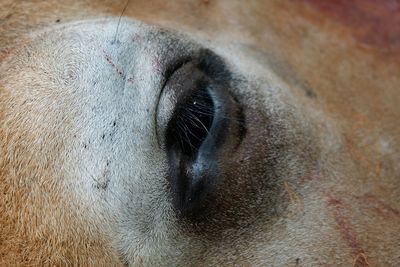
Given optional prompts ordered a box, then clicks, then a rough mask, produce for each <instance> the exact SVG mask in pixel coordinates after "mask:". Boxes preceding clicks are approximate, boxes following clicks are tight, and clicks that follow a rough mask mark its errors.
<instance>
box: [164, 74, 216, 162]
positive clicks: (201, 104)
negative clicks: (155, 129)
mask: <svg viewBox="0 0 400 267" xmlns="http://www.w3.org/2000/svg"><path fill="white" fill-rule="evenodd" d="M197 87H198V88H197V89H196V90H194V91H193V93H192V94H190V95H189V96H187V97H186V99H184V100H183V101H182V102H181V103H178V105H177V107H176V110H175V113H174V115H173V117H172V119H171V124H170V125H169V127H168V128H169V129H170V131H169V132H168V133H167V136H168V137H167V138H169V139H173V140H170V141H173V142H175V143H176V144H178V145H179V146H180V149H181V151H182V153H183V154H185V155H187V156H190V155H193V154H194V153H196V152H197V151H198V150H199V148H200V146H201V144H202V143H203V141H204V140H205V139H206V137H207V135H208V134H209V133H210V129H211V125H212V122H213V120H214V103H213V100H212V96H211V95H210V92H209V89H208V84H207V83H204V82H202V83H198V85H197Z"/></svg>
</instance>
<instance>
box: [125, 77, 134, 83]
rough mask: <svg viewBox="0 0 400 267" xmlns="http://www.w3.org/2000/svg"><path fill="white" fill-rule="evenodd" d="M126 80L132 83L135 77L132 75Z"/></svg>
mask: <svg viewBox="0 0 400 267" xmlns="http://www.w3.org/2000/svg"><path fill="white" fill-rule="evenodd" d="M126 81H127V82H128V83H131V84H133V83H134V82H135V78H134V77H129V78H128V79H127V80H126Z"/></svg>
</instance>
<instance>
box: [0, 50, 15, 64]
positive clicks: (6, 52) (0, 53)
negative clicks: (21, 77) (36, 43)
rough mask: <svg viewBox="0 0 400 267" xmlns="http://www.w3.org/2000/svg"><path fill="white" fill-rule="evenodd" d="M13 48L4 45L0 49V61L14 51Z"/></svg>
mask: <svg viewBox="0 0 400 267" xmlns="http://www.w3.org/2000/svg"><path fill="white" fill-rule="evenodd" d="M14 50H15V48H14V47H6V48H4V49H3V50H1V51H0V61H3V60H4V59H6V58H7V57H8V56H9V55H11V54H12V52H14Z"/></svg>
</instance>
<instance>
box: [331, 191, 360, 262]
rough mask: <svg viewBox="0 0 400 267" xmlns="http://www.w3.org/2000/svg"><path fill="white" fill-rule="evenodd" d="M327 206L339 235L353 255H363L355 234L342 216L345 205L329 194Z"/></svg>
mask: <svg viewBox="0 0 400 267" xmlns="http://www.w3.org/2000/svg"><path fill="white" fill-rule="evenodd" d="M327 204H328V206H329V207H332V214H333V218H334V219H335V221H336V224H337V225H338V227H339V230H340V234H341V236H342V238H343V240H344V241H345V242H346V244H347V245H348V246H349V247H350V248H351V249H352V252H353V254H354V255H358V254H359V253H364V250H363V249H362V248H361V245H360V243H359V241H358V239H357V235H356V232H355V231H354V229H353V228H352V226H351V224H350V223H349V220H348V219H347V218H346V217H345V216H344V215H343V211H344V210H345V209H346V205H345V204H344V203H343V202H342V201H341V200H340V199H338V198H336V197H335V196H334V195H333V194H331V193H329V194H328V196H327Z"/></svg>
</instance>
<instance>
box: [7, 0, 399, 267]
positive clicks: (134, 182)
mask: <svg viewBox="0 0 400 267" xmlns="http://www.w3.org/2000/svg"><path fill="white" fill-rule="evenodd" d="M333 2H334V3H333ZM343 5H346V8H342V7H343ZM124 6H125V2H117V1H69V0H65V1H62V2H58V1H22V2H18V1H17V2H15V1H2V3H1V4H0V10H1V11H0V23H1V27H0V51H1V52H0V61H1V67H0V73H1V74H0V121H1V124H0V136H1V139H0V188H1V193H2V195H3V196H2V197H1V198H0V224H1V228H0V265H1V266H3V265H4V266H21V265H27V266H33V265H60V266H66V265H82V266H118V265H132V266H135V265H138V266H141V265H146V266H147V265H156V266H157V265H158V266H159V265H165V266H170V265H178V266H181V265H182V266H187V265H228V266H231V265H235V266H236V265H238V266H253V265H254V266H397V265H400V234H399V233H400V206H399V203H400V167H399V164H398V162H399V160H400V151H399V148H400V127H399V125H398V119H400V109H399V108H398V103H400V94H399V93H398V87H399V85H400V80H399V79H400V78H399V77H398V73H399V71H400V69H399V68H400V66H399V62H400V61H399V59H400V46H399V41H398V40H400V37H399V35H398V29H397V27H396V26H395V25H396V21H397V20H398V17H399V8H398V4H397V2H395V1H389V0H388V1H382V3H380V2H378V1H372V0H370V1H364V2H363V3H362V1H354V3H353V4H345V3H344V2H343V3H342V1H332V3H331V4H327V5H322V4H320V3H318V1H308V0H304V1H268V2H267V1H246V3H245V2H244V1H243V2H240V1H213V0H210V1H134V0H131V1H130V2H129V4H128V6H127V7H126V10H125V12H124V16H125V17H126V18H124V19H122V20H121V23H120V25H119V26H117V25H118V16H119V15H120V14H121V12H122V10H123V9H124ZM355 17H357V18H358V19H355ZM132 19H133V20H132ZM390 19H392V20H393V21H390ZM149 25H154V26H149ZM382 25H383V26H382ZM161 28H162V29H163V30H161ZM117 29H118V30H117ZM164 29H168V30H164ZM377 32H379V34H377ZM199 47H207V48H209V49H210V50H212V51H214V52H215V53H216V54H218V55H220V56H221V57H222V58H223V59H224V61H225V62H226V65H227V66H228V68H229V69H230V70H231V71H232V73H233V79H232V81H231V83H230V90H231V91H232V92H233V93H235V94H236V95H237V96H239V97H238V98H239V101H240V102H241V104H242V105H243V106H244V109H245V117H246V126H247V133H246V136H245V139H244V140H243V142H242V143H241V145H240V146H239V147H238V148H237V150H235V151H234V153H233V152H232V151H231V150H229V149H228V148H226V151H222V152H221V154H222V156H221V159H220V164H221V166H223V171H222V172H223V175H221V181H220V185H219V188H218V194H217V197H216V199H215V202H214V203H212V205H210V207H209V210H207V213H206V216H205V217H206V218H197V219H195V220H194V221H193V220H181V219H179V218H178V217H177V216H176V215H175V213H174V211H173V208H172V205H171V200H170V192H169V191H168V185H167V181H166V178H165V177H166V176H167V168H168V163H167V160H166V156H165V149H164V148H163V147H162V146H161V147H158V146H157V145H156V144H157V142H156V141H157V137H156V136H155V133H154V131H153V129H154V127H155V125H154V121H153V120H152V118H153V117H154V106H155V99H156V98H157V97H158V93H159V91H160V86H161V85H162V79H163V74H162V73H163V71H164V69H165V68H166V66H167V65H168V62H170V61H171V60H172V58H174V57H175V56H176V55H177V54H179V55H185V54H191V53H197V52H196V51H198V50H199ZM171 109H173V106H171V105H168V104H167V105H166V109H165V110H167V111H166V113H165V114H163V113H162V114H158V115H159V116H161V121H163V120H168V115H167V114H168V110H171ZM103 136H104V137H103ZM161 142H162V140H161ZM255 148H257V149H255Z"/></svg>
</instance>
